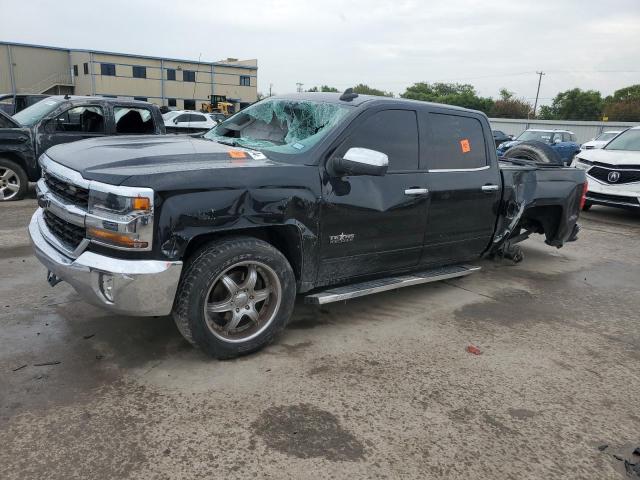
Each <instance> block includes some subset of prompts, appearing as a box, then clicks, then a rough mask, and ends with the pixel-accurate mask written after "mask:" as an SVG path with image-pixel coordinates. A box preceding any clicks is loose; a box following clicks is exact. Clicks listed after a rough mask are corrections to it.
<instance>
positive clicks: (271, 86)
mask: <svg viewBox="0 0 640 480" xmlns="http://www.w3.org/2000/svg"><path fill="white" fill-rule="evenodd" d="M272 88H273V83H270V84H269V96H271V89H272Z"/></svg>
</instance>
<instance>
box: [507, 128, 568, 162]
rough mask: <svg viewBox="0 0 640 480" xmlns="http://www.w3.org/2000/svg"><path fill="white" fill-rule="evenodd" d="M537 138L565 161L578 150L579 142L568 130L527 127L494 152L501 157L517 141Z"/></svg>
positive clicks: (516, 143) (517, 142)
mask: <svg viewBox="0 0 640 480" xmlns="http://www.w3.org/2000/svg"><path fill="white" fill-rule="evenodd" d="M529 140H537V141H539V142H543V143H546V144H547V145H549V146H550V147H551V148H553V149H554V150H555V151H556V152H558V154H559V155H560V157H562V160H563V161H564V162H565V163H571V161H572V160H573V157H574V155H575V154H576V153H578V152H579V151H580V144H579V143H577V142H576V136H575V134H574V133H573V132H570V131H568V130H537V129H529V130H525V131H524V132H522V133H521V134H520V135H519V136H518V137H517V138H516V139H514V140H511V141H509V142H504V143H501V144H500V145H498V148H497V149H496V153H497V154H498V156H499V157H502V156H503V155H504V154H505V152H506V151H507V150H509V149H510V148H511V147H513V146H515V145H518V144H519V143H522V142H526V141H529Z"/></svg>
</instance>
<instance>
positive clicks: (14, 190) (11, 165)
mask: <svg viewBox="0 0 640 480" xmlns="http://www.w3.org/2000/svg"><path fill="white" fill-rule="evenodd" d="M28 188H29V179H28V178H27V174H26V172H25V171H24V169H23V168H22V167H21V166H20V165H18V164H17V163H15V162H12V161H11V160H7V159H5V158H0V202H10V201H13V200H21V199H22V198H24V196H25V195H26V194H27V189H28Z"/></svg>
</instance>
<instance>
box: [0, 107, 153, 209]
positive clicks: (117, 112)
mask: <svg viewBox="0 0 640 480" xmlns="http://www.w3.org/2000/svg"><path fill="white" fill-rule="evenodd" d="M163 133H165V129H164V122H163V121H162V116H161V115H160V110H159V109H158V107H157V106H155V105H152V104H150V103H146V102H139V101H133V100H132V101H129V100H124V99H114V98H105V97H81V96H64V97H62V96H53V97H47V98H45V99H43V100H40V101H39V102H37V103H35V104H33V105H31V106H29V107H27V108H25V109H24V110H21V111H19V112H18V113H16V114H15V115H14V116H13V117H8V116H6V115H0V202H3V201H4V202H6V201H12V200H20V199H21V198H23V197H24V195H25V194H26V193H27V188H28V182H29V181H31V182H35V181H36V180H38V179H39V178H40V167H39V166H38V162H37V159H38V157H39V156H40V155H41V154H42V153H43V152H45V151H46V150H47V148H49V147H52V146H54V145H58V144H60V143H69V142H75V141H77V140H82V139H86V138H96V137H105V136H108V135H149V134H163Z"/></svg>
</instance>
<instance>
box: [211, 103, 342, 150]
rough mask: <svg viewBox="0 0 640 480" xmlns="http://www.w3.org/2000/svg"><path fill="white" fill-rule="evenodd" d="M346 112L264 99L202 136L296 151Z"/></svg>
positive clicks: (314, 140)
mask: <svg viewBox="0 0 640 480" xmlns="http://www.w3.org/2000/svg"><path fill="white" fill-rule="evenodd" d="M349 111H350V107H348V106H345V105H337V104H334V103H323V102H314V101H309V100H286V99H267V100H263V101H261V102H258V103H255V104H253V105H251V106H250V107H247V108H246V109H244V110H242V111H241V112H238V113H237V114H235V115H234V116H233V117H231V118H229V119H227V120H225V121H224V122H222V123H221V124H220V125H218V126H217V127H215V128H213V129H212V130H210V131H209V132H207V133H206V134H205V135H204V137H205V138H208V139H209V140H213V141H216V142H220V143H227V144H231V145H237V146H240V147H247V148H252V149H255V150H261V151H264V152H275V153H284V154H296V153H301V152H304V151H307V150H309V149H310V148H311V147H313V146H314V145H315V144H316V143H318V141H320V139H322V138H323V137H324V136H325V135H326V134H327V133H328V132H329V131H330V130H331V129H332V128H333V127H334V126H336V125H337V124H338V123H340V122H341V121H342V119H343V118H344V117H345V116H346V115H347V114H348V113H349Z"/></svg>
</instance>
